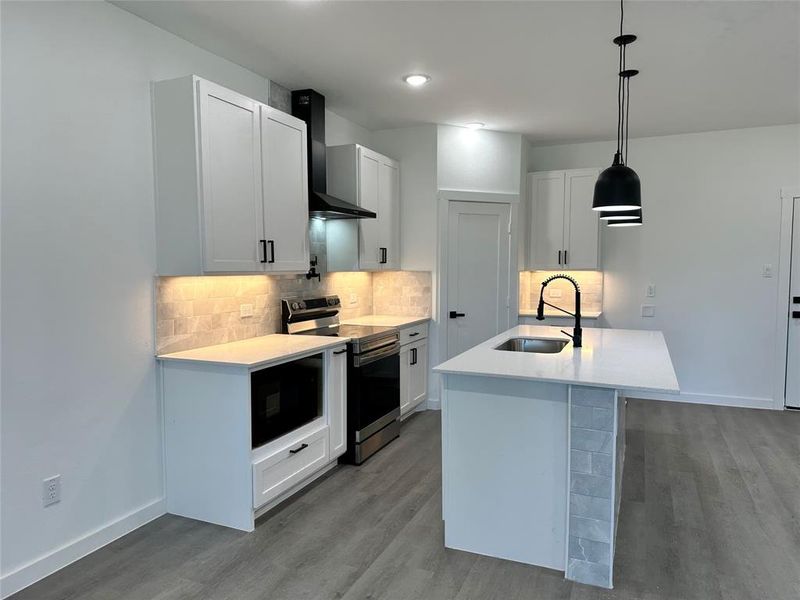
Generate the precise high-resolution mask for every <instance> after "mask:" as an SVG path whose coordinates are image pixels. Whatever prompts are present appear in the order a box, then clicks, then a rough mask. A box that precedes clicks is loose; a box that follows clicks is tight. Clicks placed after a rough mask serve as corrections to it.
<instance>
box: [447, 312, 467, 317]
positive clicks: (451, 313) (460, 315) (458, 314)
mask: <svg viewBox="0 0 800 600" xmlns="http://www.w3.org/2000/svg"><path fill="white" fill-rule="evenodd" d="M466 316H467V315H466V313H460V312H456V311H454V310H451V311H450V318H451V319H457V318H458V317H466Z"/></svg>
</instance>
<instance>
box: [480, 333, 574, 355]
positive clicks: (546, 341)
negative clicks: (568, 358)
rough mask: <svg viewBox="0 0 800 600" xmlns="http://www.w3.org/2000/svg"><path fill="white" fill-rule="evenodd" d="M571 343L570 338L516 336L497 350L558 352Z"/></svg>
mask: <svg viewBox="0 0 800 600" xmlns="http://www.w3.org/2000/svg"><path fill="white" fill-rule="evenodd" d="M567 344H569V340H559V339H553V338H523V337H516V338H511V339H510V340H506V341H505V342H503V343H502V344H500V345H499V346H496V347H495V350H505V351H506V352H538V353H539V354H556V353H557V352H561V351H562V350H563V349H564V346H566V345H567Z"/></svg>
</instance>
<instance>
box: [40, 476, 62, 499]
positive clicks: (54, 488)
mask: <svg viewBox="0 0 800 600" xmlns="http://www.w3.org/2000/svg"><path fill="white" fill-rule="evenodd" d="M56 502H61V475H53V476H52V477H48V478H47V479H45V480H44V481H42V506H50V505H51V504H55V503H56Z"/></svg>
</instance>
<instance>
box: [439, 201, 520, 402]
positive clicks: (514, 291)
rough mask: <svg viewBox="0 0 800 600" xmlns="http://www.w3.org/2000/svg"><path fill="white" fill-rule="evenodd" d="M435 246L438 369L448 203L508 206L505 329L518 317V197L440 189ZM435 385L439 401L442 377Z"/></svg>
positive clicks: (442, 351)
mask: <svg viewBox="0 0 800 600" xmlns="http://www.w3.org/2000/svg"><path fill="white" fill-rule="evenodd" d="M437 196H438V201H437V219H436V221H437V229H438V231H437V236H436V238H437V243H436V272H435V273H434V281H435V291H436V297H435V299H434V309H433V310H434V313H433V314H434V315H436V319H437V321H438V324H439V326H438V327H437V328H436V329H437V332H436V335H435V336H434V338H433V340H432V342H434V344H435V347H434V344H431V346H430V347H429V348H428V351H429V352H430V353H431V355H432V357H431V359H430V360H431V364H433V365H437V364H440V363H442V362H444V361H445V360H446V359H447V327H448V319H447V275H448V273H447V248H448V245H449V227H448V215H449V210H450V202H484V203H496V204H508V205H510V206H509V208H510V211H509V212H510V219H511V236H510V238H509V276H508V288H509V289H508V294H509V307H508V326H509V328H510V327H513V326H514V325H516V322H517V317H518V313H519V269H518V267H517V264H518V263H517V259H518V256H517V245H518V239H519V231H518V229H519V210H520V195H519V194H512V193H506V192H476V191H474V190H454V189H441V188H440V189H439V192H438V194H437ZM432 376H433V377H435V378H437V379H438V381H437V382H435V383H431V384H429V386H428V387H429V389H435V390H437V392H438V396H439V398H441V397H442V390H441V377H439V376H438V375H437V374H436V373H433V374H432Z"/></svg>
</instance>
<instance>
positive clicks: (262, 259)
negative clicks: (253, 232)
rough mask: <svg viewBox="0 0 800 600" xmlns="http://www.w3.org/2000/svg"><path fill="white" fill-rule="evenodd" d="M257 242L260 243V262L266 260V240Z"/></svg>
mask: <svg viewBox="0 0 800 600" xmlns="http://www.w3.org/2000/svg"><path fill="white" fill-rule="evenodd" d="M258 243H259V244H261V262H262V263H265V262H267V240H258Z"/></svg>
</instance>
